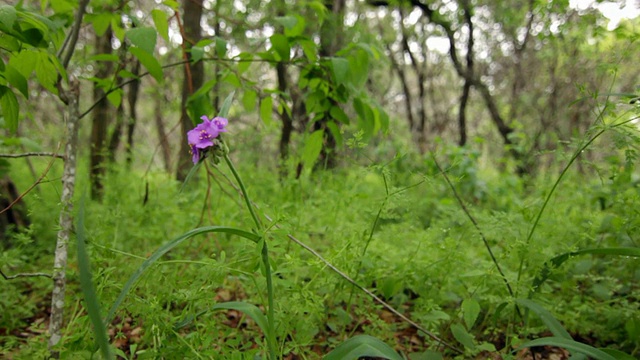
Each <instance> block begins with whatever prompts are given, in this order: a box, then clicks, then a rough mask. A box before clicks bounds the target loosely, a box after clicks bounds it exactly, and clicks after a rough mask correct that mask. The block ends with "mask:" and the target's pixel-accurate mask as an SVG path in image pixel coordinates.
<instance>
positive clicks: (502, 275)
mask: <svg viewBox="0 0 640 360" xmlns="http://www.w3.org/2000/svg"><path fill="white" fill-rule="evenodd" d="M429 154H430V155H431V158H432V159H433V163H434V164H435V165H436V167H437V168H438V171H440V173H441V174H442V176H443V177H444V179H445V181H446V182H447V184H448V185H449V187H450V188H451V191H452V192H453V196H454V197H455V198H456V200H457V201H458V204H460V207H461V208H462V211H463V212H464V213H465V215H467V217H468V218H469V220H470V221H471V223H473V226H474V227H475V228H476V231H478V234H480V237H481V238H482V242H483V243H484V246H485V247H486V248H487V252H489V256H490V257H491V260H492V261H493V264H494V265H495V266H496V269H497V270H498V272H499V273H500V276H501V277H502V281H504V284H505V286H506V287H507V291H508V292H509V295H511V297H512V298H514V299H515V294H514V292H513V289H512V288H511V284H509V280H508V279H507V276H506V275H505V274H504V272H503V271H502V268H501V267H500V263H498V259H496V257H495V255H494V254H493V250H491V245H489V241H488V240H487V237H486V236H485V235H484V232H483V231H482V229H481V228H480V225H478V222H477V221H476V219H475V218H474V217H473V216H472V215H471V212H469V209H467V206H466V205H465V204H464V201H462V198H461V197H460V194H458V191H457V190H456V187H455V186H453V183H451V180H450V179H449V176H448V175H447V173H446V172H445V171H444V169H442V167H441V166H440V163H438V160H437V159H436V155H435V154H434V153H433V151H429ZM516 311H517V312H518V315H520V317H522V314H521V313H520V308H519V307H518V305H516Z"/></svg>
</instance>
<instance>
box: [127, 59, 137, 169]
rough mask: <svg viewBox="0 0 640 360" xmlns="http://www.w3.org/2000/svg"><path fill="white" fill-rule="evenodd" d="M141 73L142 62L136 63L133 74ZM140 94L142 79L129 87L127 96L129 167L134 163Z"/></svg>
mask: <svg viewBox="0 0 640 360" xmlns="http://www.w3.org/2000/svg"><path fill="white" fill-rule="evenodd" d="M139 72H140V61H137V60H136V62H135V64H134V65H133V73H134V74H137V73H139ZM139 93H140V79H136V80H134V81H133V82H132V83H131V84H130V85H129V93H128V94H127V100H128V102H129V122H128V123H127V151H126V153H127V161H126V162H127V166H129V167H130V166H131V162H132V161H133V155H132V154H133V132H134V131H135V128H136V122H137V121H138V113H137V111H136V104H137V103H138V94H139Z"/></svg>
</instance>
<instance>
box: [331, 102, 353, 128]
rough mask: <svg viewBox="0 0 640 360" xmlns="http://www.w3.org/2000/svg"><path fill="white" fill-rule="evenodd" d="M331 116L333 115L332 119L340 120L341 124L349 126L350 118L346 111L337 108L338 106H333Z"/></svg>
mask: <svg viewBox="0 0 640 360" xmlns="http://www.w3.org/2000/svg"><path fill="white" fill-rule="evenodd" d="M329 115H331V117H332V118H334V119H336V120H338V121H339V122H341V123H343V124H345V125H348V124H349V117H348V116H347V114H346V113H345V112H344V110H342V108H341V107H340V106H337V105H333V106H331V110H329Z"/></svg>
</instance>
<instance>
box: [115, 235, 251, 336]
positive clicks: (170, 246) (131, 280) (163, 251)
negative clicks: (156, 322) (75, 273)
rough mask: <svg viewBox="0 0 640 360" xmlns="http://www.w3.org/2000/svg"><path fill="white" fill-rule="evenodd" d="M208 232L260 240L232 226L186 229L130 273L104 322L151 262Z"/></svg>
mask: <svg viewBox="0 0 640 360" xmlns="http://www.w3.org/2000/svg"><path fill="white" fill-rule="evenodd" d="M210 232H221V233H227V234H232V235H238V236H240V237H243V238H245V239H249V240H251V241H253V242H255V243H257V242H258V241H259V240H260V236H258V235H256V234H254V233H250V232H248V231H244V230H240V229H236V228H232V227H226V226H205V227H200V228H196V229H193V230H191V231H188V232H186V233H184V234H182V235H181V236H179V237H177V238H175V239H173V240H171V241H169V242H168V243H166V244H164V245H162V246H161V247H160V248H158V250H156V251H155V252H154V253H153V254H151V256H149V258H148V259H147V260H145V261H144V262H143V263H142V264H141V265H140V267H138V269H137V270H136V271H135V272H134V273H133V275H131V277H130V278H129V280H128V281H127V283H126V284H125V285H124V287H123V288H122V291H120V295H118V298H117V299H116V301H115V302H114V303H113V305H111V309H109V313H107V316H106V318H105V320H104V323H105V324H109V323H110V322H111V320H112V319H113V316H114V315H115V312H116V309H117V308H118V306H120V304H121V303H122V301H123V300H124V298H125V297H126V296H127V294H128V293H129V290H131V288H132V287H133V285H134V284H135V283H136V281H138V279H139V278H140V277H141V276H142V274H143V273H144V272H145V271H146V270H147V269H148V268H149V267H150V266H151V265H153V263H155V262H156V261H157V260H158V259H160V258H161V257H162V256H163V255H164V254H166V253H168V252H169V251H171V249H173V248H174V247H176V246H178V245H180V244H182V243H183V242H184V241H185V240H188V239H189V238H192V237H194V236H196V235H200V234H205V233H210Z"/></svg>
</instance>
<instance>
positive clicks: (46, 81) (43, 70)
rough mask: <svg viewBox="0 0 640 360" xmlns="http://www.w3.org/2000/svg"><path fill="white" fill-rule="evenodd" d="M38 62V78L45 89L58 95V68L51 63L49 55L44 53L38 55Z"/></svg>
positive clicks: (40, 52)
mask: <svg viewBox="0 0 640 360" xmlns="http://www.w3.org/2000/svg"><path fill="white" fill-rule="evenodd" d="M37 57H38V61H37V62H36V77H37V78H38V81H39V82H40V85H42V86H43V87H44V88H45V89H47V90H49V91H50V92H51V93H53V94H57V93H58V89H57V88H56V83H57V82H58V71H57V69H56V66H55V65H54V64H53V63H52V62H51V59H50V58H49V54H48V53H46V52H44V51H39V52H38V53H37Z"/></svg>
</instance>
